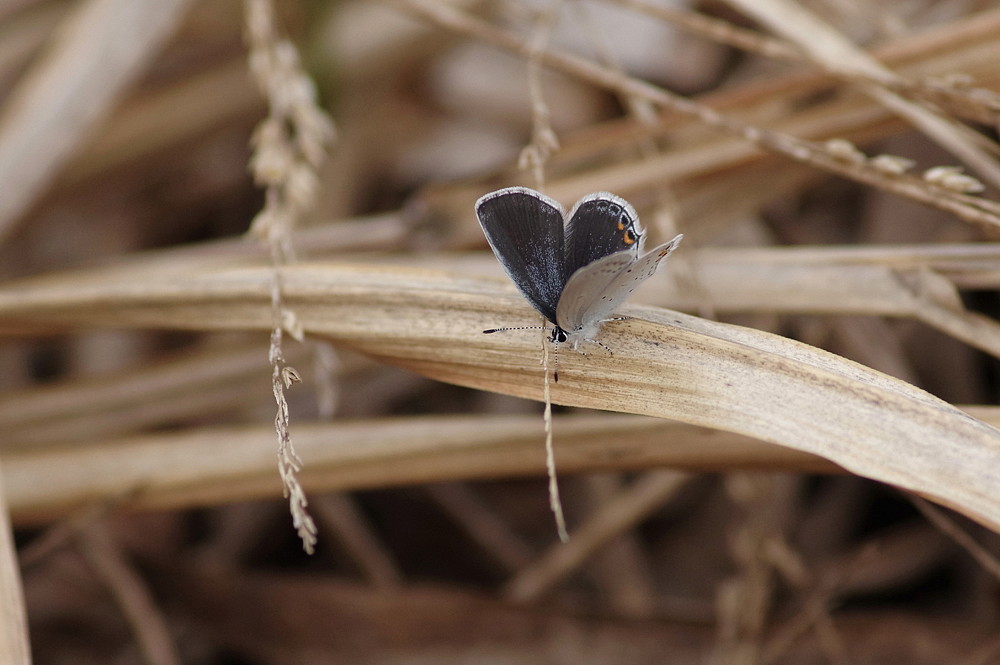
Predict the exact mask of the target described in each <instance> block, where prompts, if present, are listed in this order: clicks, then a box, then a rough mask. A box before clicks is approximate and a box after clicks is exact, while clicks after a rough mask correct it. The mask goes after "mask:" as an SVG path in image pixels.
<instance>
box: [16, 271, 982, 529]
mask: <svg viewBox="0 0 1000 665" xmlns="http://www.w3.org/2000/svg"><path fill="white" fill-rule="evenodd" d="M283 279H284V287H285V293H286V297H287V302H288V304H289V306H291V307H292V308H293V309H294V310H295V312H296V314H297V316H298V319H299V320H300V321H301V322H302V323H303V325H304V327H305V329H306V330H307V331H308V332H309V333H311V334H314V335H321V336H325V337H329V338H331V339H333V340H335V341H336V342H338V343H340V344H344V345H348V346H350V347H353V348H356V349H358V350H360V351H362V352H364V353H366V354H368V355H370V356H373V357H376V358H379V359H381V360H382V361H384V362H387V363H391V364H394V365H398V366H401V367H405V368H407V369H410V370H413V371H415V372H419V373H421V374H424V375H426V376H430V377H433V378H437V379H440V380H442V381H448V382H453V383H457V384H460V385H465V386H471V387H474V388H480V389H484V390H493V391H497V392H503V393H508V394H512V395H518V396H521V397H528V398H531V399H541V395H542V378H541V368H540V367H539V363H538V359H539V356H540V348H539V343H540V340H541V334H540V333H538V332H532V331H525V332H523V333H510V334H507V335H490V336H484V335H483V334H482V333H481V331H482V330H483V329H486V328H492V327H497V326H503V325H531V324H532V323H534V322H536V321H537V319H538V316H537V314H535V313H534V312H533V311H532V310H531V309H530V307H528V305H527V304H526V303H525V302H524V301H523V300H522V299H521V298H520V296H519V295H517V294H516V293H514V292H513V290H512V289H510V288H509V287H508V288H504V287H503V286H502V282H498V281H496V280H490V279H484V278H473V277H461V276H456V275H453V274H449V273H445V272H438V271H431V270H422V269H415V268H402V267H390V266H358V265H323V266H315V265H314V266H308V265H304V266H296V267H292V268H287V269H285V270H284V277H283ZM270 281H271V275H270V271H269V270H267V269H263V268H248V269H240V270H229V271H217V272H207V271H206V272H201V273H198V274H187V275H177V276H175V277H168V276H167V275H166V274H165V273H164V272H163V271H159V272H157V273H156V279H155V280H148V279H147V280H143V278H142V272H141V270H134V269H133V270H122V271H117V272H108V273H104V274H101V273H95V274H92V275H91V276H90V277H89V278H86V279H84V278H80V279H77V280H75V281H73V282H68V281H67V280H64V279H63V280H60V281H58V282H51V283H50V285H49V286H46V285H45V282H41V283H38V284H36V285H31V284H26V285H22V286H20V287H19V288H15V287H10V288H8V289H6V290H4V291H0V331H4V330H6V331H14V330H18V329H29V328H35V327H38V326H45V327H50V326H51V325H52V324H63V325H71V326H78V325H93V324H101V325H114V326H147V327H167V328H187V329H202V330H207V329H248V328H249V329H253V328H258V329H267V328H268V327H269V325H270V307H269V297H270V296H269V293H270ZM67 284H70V286H67ZM622 313H623V314H628V315H631V316H633V317H635V318H633V319H631V320H626V321H620V322H615V323H609V324H606V325H605V327H604V330H603V332H602V337H601V340H602V342H603V343H604V344H606V345H607V346H608V347H610V348H611V349H613V351H614V353H613V355H612V354H608V353H606V352H603V351H601V350H599V349H597V350H595V351H593V352H591V353H589V354H588V355H586V356H584V355H582V354H579V353H574V352H572V351H570V350H564V351H563V353H561V354H560V355H559V363H560V382H559V383H558V384H556V385H554V386H553V389H552V400H553V402H555V403H558V404H567V405H574V406H583V407H590V408H596V409H607V410H613V411H622V412H628V413H636V414H645V415H651V416H657V417H662V418H672V419H675V420H680V421H682V422H686V423H690V424H695V425H701V426H705V427H711V428H715V429H722V430H726V431H730V432H736V433H740V434H745V435H749V436H753V437H756V438H759V439H763V440H765V441H769V442H773V443H777V444H780V445H784V446H788V447H791V448H796V449H798V450H802V451H806V452H810V453H814V454H817V455H820V456H822V457H825V458H827V459H829V460H831V461H833V462H835V463H837V464H839V465H841V466H842V467H844V468H846V469H848V470H850V471H852V472H854V473H857V474H859V475H862V476H867V477H870V478H875V479H878V480H881V481H883V482H886V483H890V484H893V485H897V486H899V487H901V488H905V489H909V490H912V491H915V492H919V493H921V494H923V495H925V496H928V497H931V498H933V499H935V500H937V501H939V502H941V503H944V504H946V505H949V506H952V507H954V508H956V509H958V510H960V511H962V512H964V513H965V514H967V515H969V516H970V517H973V518H974V519H977V520H979V521H980V522H983V523H984V524H987V525H990V526H991V527H994V528H995V527H997V526H1000V496H998V494H997V493H996V491H995V488H996V486H997V475H998V472H997V469H1000V431H998V430H997V429H994V428H993V427H991V426H989V425H987V424H985V423H983V422H981V421H979V420H976V419H975V418H973V417H971V416H969V415H968V414H966V413H964V412H962V411H960V410H959V409H957V408H955V407H953V406H951V405H949V404H947V403H946V402H944V401H941V400H939V399H937V398H935V397H933V396H932V395H929V394H928V393H926V392H924V391H922V390H919V389H917V388H915V387H913V386H911V385H909V384H907V383H904V382H902V381H898V380H896V379H893V378H890V377H888V376H885V375H883V374H880V373H878V372H875V371H874V370H871V369H868V368H866V367H864V366H861V365H858V364H856V363H853V362H850V361H848V360H845V359H843V358H840V357H838V356H835V355H833V354H830V353H827V352H825V351H822V350H819V349H816V348H813V347H810V346H807V345H804V344H800V343H797V342H794V341H791V340H788V339H785V338H782V337H778V336H775V335H771V334H769V333H764V332H760V331H757V330H751V329H747V328H741V327H738V326H732V325H726V324H721V323H714V322H711V321H706V320H703V319H699V318H697V317H693V316H688V315H685V314H681V313H677V312H672V311H669V310H662V309H656V308H648V307H631V308H623V311H622Z"/></svg>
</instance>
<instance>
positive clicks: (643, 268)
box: [556, 235, 684, 336]
mask: <svg viewBox="0 0 1000 665" xmlns="http://www.w3.org/2000/svg"><path fill="white" fill-rule="evenodd" d="M683 237H684V236H682V235H678V236H677V237H675V238H674V239H673V240H671V241H670V242H668V243H664V244H662V245H660V246H659V247H657V248H655V249H653V250H652V251H651V252H649V253H648V254H645V255H644V256H642V257H640V258H639V259H638V260H634V257H633V256H632V255H631V254H630V253H629V252H619V253H617V254H612V255H611V256H607V257H604V258H603V259H599V260H597V261H595V262H594V263H591V264H590V265H587V266H584V267H583V268H581V269H579V270H577V271H576V272H575V273H573V274H572V275H571V276H570V278H569V280H568V281H567V282H566V287H565V288H564V289H563V293H562V298H561V299H560V300H559V306H558V308H557V309H556V323H557V324H558V325H559V326H560V327H561V328H563V329H564V330H566V331H567V332H569V333H573V332H576V331H584V335H585V336H587V335H593V334H596V326H598V325H599V324H600V322H601V321H603V320H604V319H606V318H608V317H609V316H611V314H612V313H613V312H614V310H615V309H616V308H618V306H619V305H621V304H622V303H623V302H625V300H626V298H628V297H629V295H630V294H631V293H632V291H634V290H635V289H636V287H638V286H639V285H640V284H642V283H643V282H644V281H646V280H647V279H649V278H650V277H652V276H653V274H654V273H655V272H656V268H657V267H658V266H659V264H660V261H662V260H663V259H665V258H667V256H669V255H670V253H671V252H672V251H674V249H676V248H677V245H679V244H680V241H681V239H682V238H683ZM590 328H595V329H590Z"/></svg>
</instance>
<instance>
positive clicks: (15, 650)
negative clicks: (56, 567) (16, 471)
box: [0, 481, 31, 665]
mask: <svg viewBox="0 0 1000 665" xmlns="http://www.w3.org/2000/svg"><path fill="white" fill-rule="evenodd" d="M6 490H7V488H6V485H5V483H3V482H2V481H0V659H2V660H3V662H5V663H10V665H30V663H31V650H30V647H29V642H28V617H27V614H26V613H25V609H24V591H23V590H22V585H21V569H20V566H19V565H18V561H17V550H16V548H15V545H14V534H13V532H12V531H11V524H10V511H9V508H8V505H7V500H6V497H7V491H6Z"/></svg>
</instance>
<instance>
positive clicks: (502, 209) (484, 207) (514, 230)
mask: <svg viewBox="0 0 1000 665" xmlns="http://www.w3.org/2000/svg"><path fill="white" fill-rule="evenodd" d="M476 215H477V216H478V217H479V224H480V225H481V226H482V227H483V232H484V233H485V234H486V239H487V240H488V241H489V243H490V247H492V248H493V253H494V254H496V257H497V260H499V261H500V265H502V266H503V267H504V270H506V271H507V275H508V276H509V277H510V279H511V281H513V282H514V284H515V285H516V286H517V288H518V289H519V290H520V291H521V293H522V294H523V295H524V297H525V298H526V299H527V300H528V302H529V303H531V306H532V307H534V308H535V309H536V310H538V311H539V312H540V313H541V314H542V316H544V317H545V318H547V319H548V320H549V321H551V322H553V323H555V322H556V305H557V303H558V302H559V296H560V295H561V294H562V290H563V286H564V285H565V283H566V274H565V272H564V268H563V251H564V244H565V241H564V231H563V218H564V212H563V208H562V206H560V205H559V203H557V202H556V201H555V200H553V199H551V198H549V197H547V196H545V195H544V194H541V193H539V192H536V191H534V190H531V189H528V188H526V187H508V188H506V189H501V190H497V191H495V192H491V193H490V194H487V195H486V196H483V197H482V198H481V199H479V200H478V201H477V202H476Z"/></svg>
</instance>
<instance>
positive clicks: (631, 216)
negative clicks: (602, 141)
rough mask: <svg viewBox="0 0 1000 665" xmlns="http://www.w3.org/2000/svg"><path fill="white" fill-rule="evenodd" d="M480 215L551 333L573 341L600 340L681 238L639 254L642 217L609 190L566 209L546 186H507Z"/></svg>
mask: <svg viewBox="0 0 1000 665" xmlns="http://www.w3.org/2000/svg"><path fill="white" fill-rule="evenodd" d="M476 215H477V216H478V217H479V223H480V225H481V226H482V228H483V232H484V233H485V234H486V239H487V240H488V241H489V243H490V247H492V249H493V253H494V254H496V257H497V259H498V260H499V261H500V264H501V265H502V266H503V267H504V270H505V271H506V272H507V275H508V276H509V277H510V278H511V280H512V281H513V282H514V284H515V285H516V286H517V288H518V289H519V290H520V291H521V293H522V294H523V295H524V297H525V298H526V299H527V300H528V302H529V303H530V304H531V305H532V307H534V308H535V309H536V310H537V311H538V312H539V313H540V314H541V315H542V316H544V317H545V318H546V319H548V320H549V321H550V322H551V323H552V324H553V328H552V332H551V334H550V336H549V339H550V340H551V341H553V342H570V343H572V344H573V346H574V348H576V347H577V346H578V345H579V343H580V342H581V341H584V340H586V341H591V342H596V337H597V334H598V331H599V329H600V325H601V323H603V322H604V321H606V320H608V317H609V316H610V315H611V313H612V312H613V311H614V309H616V308H617V307H618V306H619V305H621V304H622V303H623V302H624V301H625V299H626V298H627V297H628V296H629V294H630V293H632V291H633V290H634V289H635V288H636V287H637V286H638V285H639V284H641V283H642V282H643V281H645V280H646V279H648V278H649V277H651V276H652V275H653V273H655V272H656V268H657V266H658V265H659V263H660V261H661V260H663V259H664V258H666V257H667V255H669V254H670V252H672V251H673V250H674V249H675V248H676V247H677V245H678V244H679V243H680V241H681V238H682V237H683V236H680V235H678V236H677V237H675V238H674V239H673V240H671V241H670V242H668V243H665V244H663V245H660V246H659V247H656V248H655V249H653V250H652V251H651V252H649V253H648V254H644V255H641V256H640V254H641V249H642V244H643V235H644V233H643V229H642V226H641V225H640V224H639V217H638V215H637V214H636V212H635V209H634V208H633V207H632V206H631V205H630V204H629V203H628V202H627V201H625V200H624V199H622V198H619V197H617V196H615V195H614V194H609V193H608V192H597V193H594V194H589V195H587V196H585V197H583V198H582V199H580V200H579V201H578V202H577V203H576V205H574V206H573V208H572V209H571V210H570V213H569V215H566V213H565V211H564V210H563V208H562V206H561V205H559V203H558V202H557V201H555V200H554V199H551V198H549V197H547V196H545V195H544V194H542V193H540V192H536V191H535V190H532V189H528V188H527V187H508V188H506V189H501V190H497V191H495V192H491V193H489V194H486V195H485V196H483V197H482V198H480V199H479V200H478V201H477V202H476ZM486 332H493V331H486ZM596 343H598V344H600V342H596ZM602 346H603V345H602Z"/></svg>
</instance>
